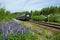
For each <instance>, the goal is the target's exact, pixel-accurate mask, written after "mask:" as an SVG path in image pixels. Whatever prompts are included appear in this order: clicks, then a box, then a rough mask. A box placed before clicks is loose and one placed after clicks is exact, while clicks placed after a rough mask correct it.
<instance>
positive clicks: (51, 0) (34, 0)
mask: <svg viewBox="0 0 60 40" xmlns="http://www.w3.org/2000/svg"><path fill="white" fill-rule="evenodd" d="M0 2H1V4H2V5H3V6H5V8H6V9H7V10H9V11H11V12H17V11H30V10H41V9H42V8H45V7H49V6H60V0H1V1H0Z"/></svg>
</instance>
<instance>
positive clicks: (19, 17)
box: [16, 14, 31, 21]
mask: <svg viewBox="0 0 60 40" xmlns="http://www.w3.org/2000/svg"><path fill="white" fill-rule="evenodd" d="M30 18H31V15H30V14H23V15H20V16H18V17H16V19H17V20H22V21H29V20H30Z"/></svg>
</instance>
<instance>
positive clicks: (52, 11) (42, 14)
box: [12, 6, 60, 22]
mask: <svg viewBox="0 0 60 40" xmlns="http://www.w3.org/2000/svg"><path fill="white" fill-rule="evenodd" d="M26 13H30V14H31V20H35V21H44V22H48V21H49V22H59V20H60V18H59V17H60V7H52V6H51V7H46V8H43V9H41V10H39V11H37V10H35V11H31V12H28V11H25V12H15V13H12V14H13V15H14V17H17V16H20V15H22V14H26ZM58 15H59V16H58Z"/></svg>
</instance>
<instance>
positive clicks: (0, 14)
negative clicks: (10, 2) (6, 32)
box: [0, 8, 12, 22]
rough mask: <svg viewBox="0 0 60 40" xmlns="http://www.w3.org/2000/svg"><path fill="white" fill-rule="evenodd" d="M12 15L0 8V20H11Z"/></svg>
mask: <svg viewBox="0 0 60 40" xmlns="http://www.w3.org/2000/svg"><path fill="white" fill-rule="evenodd" d="M11 20H12V15H11V13H10V12H9V11H6V10H5V9H4V8H0V22H3V21H11Z"/></svg>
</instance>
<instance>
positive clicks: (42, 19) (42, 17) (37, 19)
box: [32, 15, 46, 21]
mask: <svg viewBox="0 0 60 40" xmlns="http://www.w3.org/2000/svg"><path fill="white" fill-rule="evenodd" d="M45 18H46V17H45V16H44V15H40V16H32V20H35V21H44V20H45Z"/></svg>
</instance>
